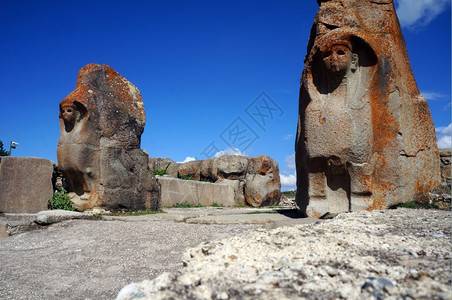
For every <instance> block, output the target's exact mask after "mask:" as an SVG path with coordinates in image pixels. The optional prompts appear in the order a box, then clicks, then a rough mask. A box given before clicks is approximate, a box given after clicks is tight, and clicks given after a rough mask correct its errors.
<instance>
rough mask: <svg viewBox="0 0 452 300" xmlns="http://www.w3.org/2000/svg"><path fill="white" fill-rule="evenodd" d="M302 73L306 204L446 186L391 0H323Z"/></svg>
mask: <svg viewBox="0 0 452 300" xmlns="http://www.w3.org/2000/svg"><path fill="white" fill-rule="evenodd" d="M317 2H318V3H319V6H320V7H319V10H318V12H317V15H316V17H315V20H314V24H313V27H312V30H311V36H310V38H309V42H308V49H307V50H308V52H307V53H308V54H307V56H306V58H305V67H304V70H303V74H302V77H301V88H300V100H299V120H298V130H297V139H296V144H295V151H296V165H297V196H296V203H297V206H298V208H299V210H300V211H301V212H303V213H307V214H308V215H311V216H315V217H320V216H322V215H323V214H325V213H332V214H335V213H339V212H343V211H352V210H361V209H367V210H372V209H381V208H384V207H388V206H391V205H394V204H397V203H400V202H407V201H410V200H412V199H413V198H414V197H416V196H419V195H422V194H424V193H426V192H428V191H431V190H433V189H436V188H438V187H439V186H440V168H439V159H438V149H437V144H436V136H435V128H434V125H433V121H432V118H431V116H430V111H429V108H428V105H427V101H426V100H425V99H424V98H423V97H422V96H421V94H420V93H419V90H418V88H417V85H416V82H415V80H414V76H413V73H412V70H411V66H410V62H409V60H408V54H407V50H406V46H405V42H404V39H403V35H402V32H401V29H400V25H399V22H398V19H397V16H396V13H395V8H394V3H393V1H392V0H378V1H377V0H372V1H371V0H329V1H328V0H323V1H322V0H318V1H317Z"/></svg>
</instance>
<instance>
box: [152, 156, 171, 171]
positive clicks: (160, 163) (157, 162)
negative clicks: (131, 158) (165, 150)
mask: <svg viewBox="0 0 452 300" xmlns="http://www.w3.org/2000/svg"><path fill="white" fill-rule="evenodd" d="M172 163H175V161H174V160H172V159H170V158H160V157H149V162H148V165H149V169H151V170H167V169H168V167H169V165H170V164H172Z"/></svg>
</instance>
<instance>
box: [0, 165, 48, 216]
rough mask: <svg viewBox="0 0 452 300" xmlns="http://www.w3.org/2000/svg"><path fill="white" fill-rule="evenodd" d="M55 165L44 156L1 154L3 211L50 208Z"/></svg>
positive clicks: (29, 210)
mask: <svg viewBox="0 0 452 300" xmlns="http://www.w3.org/2000/svg"><path fill="white" fill-rule="evenodd" d="M54 165H55V163H54V162H52V161H50V160H47V159H44V158H35V157H9V156H0V212H4V213H20V212H30V213H35V212H39V211H42V210H47V200H48V199H49V198H51V197H52V195H53V183H52V179H53V171H54Z"/></svg>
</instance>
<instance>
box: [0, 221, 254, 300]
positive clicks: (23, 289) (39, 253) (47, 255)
mask: <svg viewBox="0 0 452 300" xmlns="http://www.w3.org/2000/svg"><path fill="white" fill-rule="evenodd" d="M256 228H258V225H202V224H186V223H178V222H171V221H154V222H149V221H147V222H122V221H89V220H70V221H65V222H62V223H57V224H54V225H51V226H49V227H47V228H46V229H43V230H38V231H32V232H26V233H22V234H18V235H14V236H11V237H8V238H3V239H0V257H1V263H0V278H1V279H0V299H114V298H115V297H116V295H117V294H118V292H119V291H120V289H121V288H122V287H124V286H125V285H127V284H129V283H130V282H139V281H142V280H145V279H153V278H155V277H156V276H157V275H160V274H162V273H163V272H165V271H174V270H176V269H180V268H181V267H182V254H183V252H184V251H185V250H186V249H187V248H189V247H194V246H196V245H198V244H199V243H201V242H205V241H212V240H219V239H224V238H226V237H230V236H234V235H240V234H244V233H248V232H250V231H253V230H255V229H256Z"/></svg>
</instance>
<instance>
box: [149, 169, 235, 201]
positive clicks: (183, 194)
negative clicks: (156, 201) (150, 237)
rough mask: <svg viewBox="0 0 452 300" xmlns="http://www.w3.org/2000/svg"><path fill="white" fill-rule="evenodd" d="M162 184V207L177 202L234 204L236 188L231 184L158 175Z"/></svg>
mask: <svg viewBox="0 0 452 300" xmlns="http://www.w3.org/2000/svg"><path fill="white" fill-rule="evenodd" d="M157 181H158V183H159V184H160V189H161V194H160V197H161V198H160V207H173V206H175V205H177V204H188V205H203V206H213V205H219V206H234V205H235V201H234V188H233V187H232V186H231V185H229V184H214V183H209V182H202V181H194V180H183V179H179V178H174V177H170V176H157Z"/></svg>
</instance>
